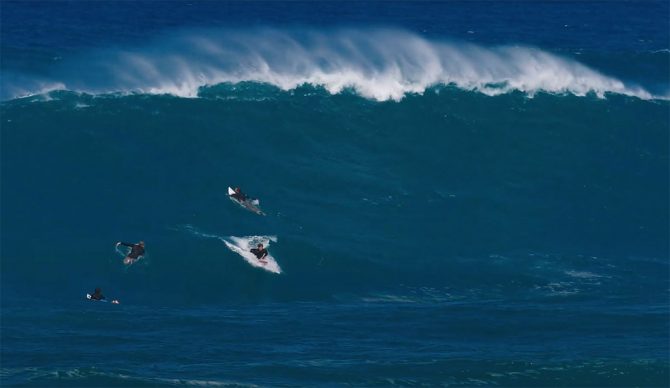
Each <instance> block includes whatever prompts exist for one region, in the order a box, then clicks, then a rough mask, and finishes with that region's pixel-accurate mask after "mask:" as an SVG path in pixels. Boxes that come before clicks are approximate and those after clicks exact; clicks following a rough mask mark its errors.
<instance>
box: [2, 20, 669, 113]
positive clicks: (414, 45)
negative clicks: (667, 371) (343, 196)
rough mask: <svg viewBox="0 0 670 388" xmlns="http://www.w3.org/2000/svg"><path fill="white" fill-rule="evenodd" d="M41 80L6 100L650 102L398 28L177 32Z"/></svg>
mask: <svg viewBox="0 0 670 388" xmlns="http://www.w3.org/2000/svg"><path fill="white" fill-rule="evenodd" d="M52 72H53V73H54V75H53V76H51V77H49V78H46V77H45V78H41V79H40V78H39V77H35V78H31V77H29V76H26V75H24V74H18V75H14V74H11V73H10V75H9V76H8V77H7V78H8V79H6V80H4V81H3V82H5V85H4V87H3V89H4V90H5V95H3V97H4V98H5V99H7V98H17V97H21V96H28V95H34V94H44V93H46V92H49V91H53V90H70V91H76V92H83V93H89V94H110V93H148V94H170V95H174V96H180V97H197V96H199V95H200V90H201V88H203V87H207V86H212V85H218V84H224V83H230V84H238V83H241V82H245V81H249V82H258V83H265V84H269V85H273V86H276V87H278V88H280V89H282V90H292V89H295V88H297V87H299V86H300V85H304V84H309V85H313V86H321V87H323V88H324V89H326V90H328V92H330V93H332V94H336V93H341V92H342V91H344V90H347V89H351V90H353V91H355V92H356V93H358V94H360V95H361V96H363V97H366V98H371V99H374V100H377V101H385V100H395V101H397V100H400V99H401V98H402V97H403V96H405V95H407V94H408V93H423V92H424V91H425V90H426V89H427V88H430V87H433V86H436V85H454V86H456V87H458V88H460V89H464V90H472V91H477V92H480V93H483V94H485V95H489V96H493V95H498V94H501V93H508V92H510V91H521V92H524V93H527V94H529V95H533V94H535V93H537V92H549V93H571V94H574V95H578V96H584V95H586V94H588V93H593V94H595V95H597V96H599V97H603V96H604V95H605V94H606V93H617V94H623V95H627V96H635V97H638V98H642V99H651V98H661V97H663V98H665V96H654V95H652V94H651V93H649V92H648V91H646V90H644V89H643V88H642V87H640V86H636V85H634V84H633V85H626V84H625V83H624V82H622V81H620V80H618V79H616V78H613V77H608V76H606V75H603V74H601V73H599V72H598V71H596V70H593V69H591V68H589V67H588V66H585V65H583V64H581V63H579V62H577V61H575V60H571V59H569V58H564V57H561V56H558V55H555V54H552V53H549V52H546V51H543V50H541V49H537V48H532V47H524V46H501V47H483V46H478V45H474V44H467V43H463V42H455V41H452V42H450V41H431V40H428V39H425V38H421V37H420V36H418V35H416V34H413V33H410V32H408V31H403V30H393V29H358V30H351V29H349V30H335V31H326V32H324V31H321V30H309V29H305V30H295V31H290V30H289V31H283V30H276V29H262V30H250V31H236V30H235V31H231V30H220V29H208V30H200V31H188V32H181V33H179V34H173V35H171V36H167V37H164V38H162V39H157V40H155V41H154V42H152V43H151V44H150V45H149V46H146V47H140V48H127V49H123V50H99V51H96V52H95V53H93V54H89V55H85V56H83V57H81V58H76V59H73V60H71V61H68V62H66V63H65V64H60V65H58V66H56V69H54V70H52Z"/></svg>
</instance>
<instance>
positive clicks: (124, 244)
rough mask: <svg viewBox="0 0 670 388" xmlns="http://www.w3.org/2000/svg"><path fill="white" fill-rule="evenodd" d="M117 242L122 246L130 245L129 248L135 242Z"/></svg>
mask: <svg viewBox="0 0 670 388" xmlns="http://www.w3.org/2000/svg"><path fill="white" fill-rule="evenodd" d="M118 244H120V245H123V246H124V247H130V248H132V247H133V246H135V244H131V243H127V242H119V243H118Z"/></svg>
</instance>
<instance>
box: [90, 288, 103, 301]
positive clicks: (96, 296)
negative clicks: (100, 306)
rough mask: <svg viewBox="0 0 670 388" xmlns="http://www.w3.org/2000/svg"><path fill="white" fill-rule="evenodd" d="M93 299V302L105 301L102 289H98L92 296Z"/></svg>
mask: <svg viewBox="0 0 670 388" xmlns="http://www.w3.org/2000/svg"><path fill="white" fill-rule="evenodd" d="M91 299H92V300H104V299H105V296H104V295H102V290H100V288H99V287H98V288H96V289H95V291H93V293H92V294H91Z"/></svg>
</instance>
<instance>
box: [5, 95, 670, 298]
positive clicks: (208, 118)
mask: <svg viewBox="0 0 670 388" xmlns="http://www.w3.org/2000/svg"><path fill="white" fill-rule="evenodd" d="M202 94H203V96H204V98H199V99H184V98H177V97H171V96H151V95H130V96H108V97H101V96H98V97H95V96H91V95H82V94H76V93H51V94H49V95H46V96H41V97H35V98H32V99H19V100H13V101H9V102H4V103H3V104H2V117H3V129H2V140H3V141H2V177H3V185H2V200H3V215H2V231H3V233H2V256H3V257H2V259H3V261H2V264H3V274H2V276H3V290H4V291H5V292H10V293H25V294H30V293H32V292H33V291H34V290H39V292H49V293H56V294H60V293H64V294H67V295H69V296H68V297H75V296H76V295H79V294H81V293H82V291H84V290H86V291H88V290H89V289H90V288H91V287H93V286H94V285H95V284H98V285H102V286H103V289H105V290H107V292H108V293H109V294H111V295H113V296H116V297H119V298H121V299H122V300H126V301H129V302H131V303H149V301H154V302H155V303H171V302H182V303H204V302H211V301H220V300H233V301H246V300H314V299H323V298H326V299H328V298H349V297H356V298H365V299H366V300H381V301H383V300H395V301H403V300H404V301H416V300H424V301H425V300H428V301H430V300H444V299H450V298H451V299H459V298H485V299H487V298H488V299H490V298H498V297H506V298H515V297H521V298H527V297H531V298H547V297H584V298H589V297H601V296H604V295H620V296H622V297H625V298H637V297H641V295H642V294H641V291H640V288H639V285H640V284H646V285H647V286H648V287H653V288H654V289H657V291H658V293H657V295H663V290H664V289H665V288H663V287H666V286H667V279H666V278H664V277H663V276H659V274H662V273H666V272H665V271H666V270H667V261H665V260H664V258H665V257H667V254H668V252H667V235H668V222H667V221H668V219H667V214H668V204H667V197H668V181H667V177H668V174H667V173H668V167H667V166H668V164H667V162H668V153H667V147H666V145H667V141H668V121H667V109H668V105H667V102H665V101H643V100H639V99H636V98H629V97H624V96H615V95H613V96H610V97H608V98H607V99H604V100H603V99H599V98H596V97H595V96H591V97H575V96H570V95H567V96H555V95H551V94H542V93H540V94H537V95H536V96H535V98H532V99H529V98H527V96H525V95H524V94H523V93H520V92H517V93H509V94H505V95H500V96H495V97H489V96H485V95H482V94H478V93H470V92H467V91H463V90H460V89H459V88H456V87H443V88H432V89H428V90H427V91H426V92H425V93H424V94H423V95H409V96H407V97H406V98H404V99H403V100H402V101H400V102H393V101H387V102H376V101H374V100H369V99H365V98H361V97H359V96H357V95H355V94H353V93H343V94H338V95H331V94H330V93H329V92H328V91H327V90H324V89H322V88H313V87H307V86H303V87H300V88H297V89H296V90H293V91H288V92H287V91H282V90H281V89H279V88H275V87H272V86H268V85H264V84H255V83H246V84H239V85H228V86H226V85H220V86H218V87H215V88H209V89H207V90H206V91H203V92H202ZM47 97H48V98H47ZM230 185H240V186H242V187H243V188H244V189H246V190H247V191H248V192H249V193H250V194H251V195H254V196H258V197H260V198H261V200H262V204H263V208H264V210H265V211H266V212H267V213H268V216H267V217H259V216H256V215H254V214H252V213H249V212H246V211H244V210H243V209H240V208H239V207H237V206H234V205H233V204H232V203H230V201H228V200H227V199H226V188H227V187H228V186H230ZM196 232H197V233H196ZM202 235H209V236H218V237H222V238H223V237H227V236H246V235H276V236H277V237H278V241H277V243H276V244H273V245H272V247H271V250H272V254H273V256H274V257H275V258H276V260H277V262H278V263H279V265H280V267H281V269H282V274H280V275H274V274H269V273H267V272H264V271H262V270H260V269H258V268H254V267H252V266H250V265H248V263H246V262H245V261H244V260H243V259H242V258H240V257H239V256H237V255H236V254H235V253H233V252H231V251H230V250H228V249H227V248H226V246H225V244H224V243H223V242H222V241H221V240H220V239H217V238H203V237H202ZM140 239H142V240H144V241H146V242H147V247H148V248H147V249H148V252H149V256H148V258H147V260H146V262H144V263H138V264H137V265H135V266H134V267H131V268H130V269H127V270H124V268H123V266H122V265H121V264H120V259H119V258H118V257H117V255H116V254H115V252H114V248H113V245H114V243H115V242H116V241H118V240H134V241H137V240H140ZM632 268H635V271H632ZM647 289H648V288H647ZM645 295H646V293H645Z"/></svg>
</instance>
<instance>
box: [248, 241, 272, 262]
mask: <svg viewBox="0 0 670 388" xmlns="http://www.w3.org/2000/svg"><path fill="white" fill-rule="evenodd" d="M251 253H253V254H254V255H255V256H256V258H257V259H258V261H263V259H265V257H266V256H267V255H268V250H267V249H265V248H263V244H258V248H252V249H251Z"/></svg>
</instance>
